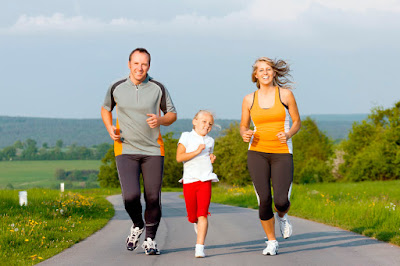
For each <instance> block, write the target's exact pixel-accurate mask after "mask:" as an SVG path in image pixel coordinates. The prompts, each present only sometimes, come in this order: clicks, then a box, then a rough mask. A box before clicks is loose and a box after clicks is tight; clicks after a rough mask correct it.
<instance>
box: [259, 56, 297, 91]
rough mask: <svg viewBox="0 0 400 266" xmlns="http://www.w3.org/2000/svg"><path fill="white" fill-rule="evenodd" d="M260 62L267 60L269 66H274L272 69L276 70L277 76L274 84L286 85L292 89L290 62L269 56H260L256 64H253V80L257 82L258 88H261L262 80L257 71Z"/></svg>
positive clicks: (285, 86)
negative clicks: (257, 76)
mask: <svg viewBox="0 0 400 266" xmlns="http://www.w3.org/2000/svg"><path fill="white" fill-rule="evenodd" d="M258 62H265V63H267V64H268V65H269V66H271V67H272V69H273V70H274V72H275V77H274V79H273V81H272V82H273V84H274V86H279V87H284V88H287V89H292V86H291V85H289V84H288V83H293V82H292V81H291V80H290V79H289V77H292V76H291V75H290V74H289V72H290V66H289V64H288V63H286V62H285V61H283V60H281V59H279V60H272V59H270V58H268V57H260V58H258V59H257V60H256V61H255V62H254V64H253V72H252V73H251V80H252V81H253V82H254V83H256V86H257V88H260V82H259V80H258V79H257V78H256V71H257V68H258V66H257V63H258Z"/></svg>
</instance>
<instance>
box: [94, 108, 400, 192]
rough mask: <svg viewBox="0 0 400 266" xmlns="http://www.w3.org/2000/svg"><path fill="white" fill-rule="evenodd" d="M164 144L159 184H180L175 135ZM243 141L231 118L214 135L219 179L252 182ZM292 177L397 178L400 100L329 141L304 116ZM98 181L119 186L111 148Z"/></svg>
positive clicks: (322, 179)
mask: <svg viewBox="0 0 400 266" xmlns="http://www.w3.org/2000/svg"><path fill="white" fill-rule="evenodd" d="M163 139H164V145H165V166H164V179H163V184H164V186H168V187H179V186H181V184H179V183H178V180H179V179H180V178H181V176H182V171H183V165H182V163H177V162H176V160H175V154H176V147H177V143H178V139H175V138H173V135H172V133H167V134H165V135H164V136H163ZM248 145H249V144H248V143H244V142H243V141H242V138H241V136H240V133H239V124H238V123H237V122H235V123H232V124H231V125H230V127H229V128H226V129H225V130H224V131H223V134H222V135H221V136H219V137H217V138H216V139H215V149H214V152H215V155H216V156H217V159H216V161H215V163H214V164H213V167H214V172H215V173H216V174H217V175H218V177H219V179H220V180H221V182H224V183H228V184H232V185H246V184H250V183H251V178H250V176H249V173H248V170H247V150H248ZM293 160H294V177H293V179H294V182H295V183H297V184H307V183H317V182H342V181H344V182H346V181H364V180H393V179H399V178H400V101H399V102H397V103H396V104H395V105H394V107H392V108H388V109H383V108H374V109H373V110H372V111H371V114H370V115H368V118H367V119H365V120H363V121H361V122H354V123H353V125H352V128H351V130H350V132H349V134H348V136H347V138H346V139H344V140H342V141H341V142H339V143H334V141H333V140H332V139H330V138H329V137H327V135H326V134H325V133H324V132H322V131H321V130H320V129H319V128H318V126H317V123H316V122H315V120H313V119H311V118H310V117H307V118H306V119H303V121H302V127H301V129H300V131H299V132H298V133H297V134H296V135H295V136H293ZM98 179H99V181H100V186H102V187H119V181H118V174H117V170H116V166H115V158H114V152H113V148H112V147H111V148H110V149H109V150H108V152H107V153H106V155H105V156H104V158H103V159H102V165H101V167H100V172H99V175H98Z"/></svg>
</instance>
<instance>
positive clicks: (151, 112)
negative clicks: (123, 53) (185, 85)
mask: <svg viewBox="0 0 400 266" xmlns="http://www.w3.org/2000/svg"><path fill="white" fill-rule="evenodd" d="M150 61H151V57H150V54H149V52H148V51H147V50H146V49H144V48H137V49H135V50H133V51H132V53H131V54H130V55H129V62H128V67H129V69H130V73H129V77H128V78H124V79H122V80H120V81H117V82H115V83H113V84H111V86H110V87H109V89H108V91H107V94H106V97H105V100H104V104H103V106H102V108H101V117H102V119H103V122H104V125H105V127H106V128H107V131H108V133H109V134H110V137H111V139H113V140H114V153H115V161H116V164H117V170H118V176H119V181H120V184H121V190H122V197H123V200H124V205H125V209H126V211H127V212H128V214H129V216H130V218H131V219H132V222H133V225H132V227H131V233H130V234H129V235H128V237H127V239H126V247H127V249H128V250H135V249H136V248H137V247H138V245H139V238H140V235H141V234H142V233H143V231H144V229H145V227H146V240H145V241H144V243H143V245H142V247H143V249H144V250H145V253H146V254H147V255H158V254H160V251H159V250H158V248H157V244H156V242H155V240H154V239H155V236H156V232H157V228H158V225H159V222H160V220H161V198H160V197H161V183H162V176H163V169H164V144H163V140H162V138H161V133H160V126H161V125H162V126H169V125H171V124H172V123H173V122H175V120H176V118H177V114H176V111H175V107H174V104H173V103H172V100H171V98H170V95H169V93H168V91H167V89H166V88H165V87H164V86H163V85H162V84H161V83H159V82H157V81H155V80H154V79H152V78H151V77H150V76H149V75H148V74H147V72H148V71H149V68H150ZM115 106H116V107H117V122H116V125H115V126H114V125H113V124H112V121H113V120H112V113H111V112H112V110H113V108H114V107H115ZM161 111H162V112H163V113H164V115H163V116H161ZM140 173H142V177H143V186H144V199H145V202H146V210H145V213H144V218H145V222H144V221H143V218H142V205H141V203H140V193H141V192H140V180H139V178H140Z"/></svg>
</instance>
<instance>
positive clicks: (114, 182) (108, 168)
mask: <svg viewBox="0 0 400 266" xmlns="http://www.w3.org/2000/svg"><path fill="white" fill-rule="evenodd" d="M101 163H102V164H101V166H100V172H99V175H98V177H99V178H98V180H99V182H100V186H101V187H119V186H120V183H119V179H118V171H117V165H116V163H115V156H114V147H111V148H110V149H109V150H108V151H107V153H106V155H105V156H104V157H103V159H101Z"/></svg>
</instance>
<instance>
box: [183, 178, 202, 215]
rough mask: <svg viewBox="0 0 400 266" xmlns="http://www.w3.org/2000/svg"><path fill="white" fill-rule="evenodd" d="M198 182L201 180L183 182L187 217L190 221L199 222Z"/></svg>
mask: <svg viewBox="0 0 400 266" xmlns="http://www.w3.org/2000/svg"><path fill="white" fill-rule="evenodd" d="M197 183H199V182H195V183H189V184H183V196H184V198H185V205H186V212H187V218H188V220H189V222H190V223H197V197H196V187H197V186H196V185H197Z"/></svg>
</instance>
